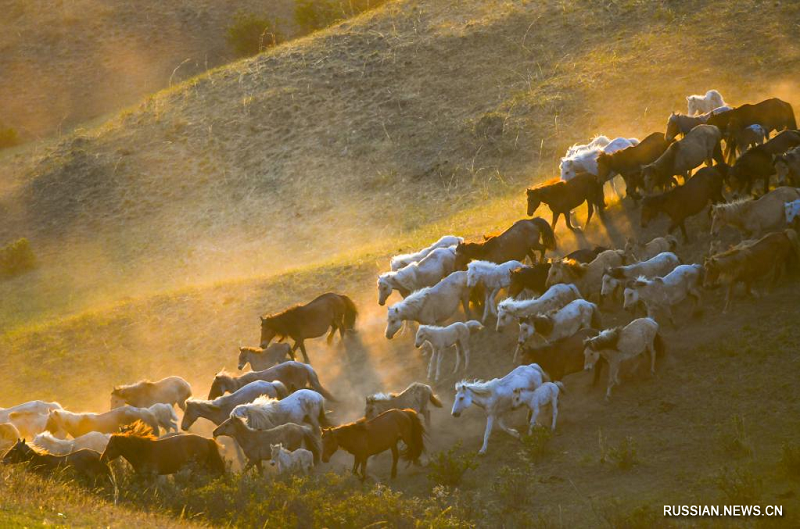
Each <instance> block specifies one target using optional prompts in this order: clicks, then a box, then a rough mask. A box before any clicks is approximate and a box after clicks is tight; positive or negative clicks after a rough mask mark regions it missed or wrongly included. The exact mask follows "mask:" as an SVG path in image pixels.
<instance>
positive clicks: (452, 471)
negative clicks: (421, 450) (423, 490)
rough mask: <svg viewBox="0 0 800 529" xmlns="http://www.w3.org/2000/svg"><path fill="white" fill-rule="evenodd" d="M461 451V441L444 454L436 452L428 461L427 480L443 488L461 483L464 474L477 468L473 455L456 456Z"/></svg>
mask: <svg viewBox="0 0 800 529" xmlns="http://www.w3.org/2000/svg"><path fill="white" fill-rule="evenodd" d="M460 449H461V441H459V442H458V443H456V444H455V445H454V446H453V447H452V448H450V450H447V451H446V452H437V453H436V454H435V455H434V456H433V457H432V458H431V461H430V464H429V465H428V467H429V468H430V472H429V473H428V479H429V480H430V482H431V483H432V484H433V485H443V486H445V487H455V486H457V485H459V484H460V483H461V480H462V479H463V477H464V474H466V473H467V471H469V470H474V469H476V468H478V463H477V462H476V461H475V454H473V453H471V452H470V453H466V454H461V455H459V454H457V452H458V451H459V450H460Z"/></svg>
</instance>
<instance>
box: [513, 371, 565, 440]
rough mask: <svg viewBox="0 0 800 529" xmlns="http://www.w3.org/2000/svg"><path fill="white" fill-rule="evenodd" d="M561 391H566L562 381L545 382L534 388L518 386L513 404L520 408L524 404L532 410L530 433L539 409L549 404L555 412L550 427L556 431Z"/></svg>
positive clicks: (514, 406) (515, 407)
mask: <svg viewBox="0 0 800 529" xmlns="http://www.w3.org/2000/svg"><path fill="white" fill-rule="evenodd" d="M561 392H564V393H566V390H564V384H563V383H562V382H560V381H559V382H545V383H544V384H542V385H541V386H539V387H538V388H536V389H534V390H530V389H523V388H516V389H514V395H513V397H511V406H512V407H513V408H514V409H517V408H519V407H520V406H522V405H523V404H524V405H526V406H527V407H528V409H529V410H531V420H530V425H529V426H528V435H530V434H532V433H533V427H534V425H535V424H536V418H537V417H538V416H539V410H540V409H542V408H543V407H545V406H547V405H549V406H550V410H551V411H552V414H553V423H552V424H551V425H550V429H551V430H553V431H555V429H556V418H558V396H559V394H560V393H561Z"/></svg>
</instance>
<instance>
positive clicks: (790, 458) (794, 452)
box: [781, 443, 800, 478]
mask: <svg viewBox="0 0 800 529" xmlns="http://www.w3.org/2000/svg"><path fill="white" fill-rule="evenodd" d="M781 467H782V468H783V471H784V473H786V475H787V476H789V477H792V478H798V477H800V446H798V445H797V444H795V443H783V446H782V447H781Z"/></svg>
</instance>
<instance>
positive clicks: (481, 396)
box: [452, 364, 549, 455]
mask: <svg viewBox="0 0 800 529" xmlns="http://www.w3.org/2000/svg"><path fill="white" fill-rule="evenodd" d="M546 381H549V379H548V377H547V374H545V372H544V371H542V368H540V367H539V366H538V365H537V364H530V365H525V366H519V367H517V368H515V369H514V370H513V371H511V372H510V373H509V374H507V375H506V376H504V377H503V378H495V379H493V380H489V381H486V382H482V381H473V382H468V381H466V380H462V381H461V382H458V383H456V397H455V402H454V403H453V410H452V415H453V417H460V416H461V414H462V413H463V412H464V410H466V409H467V408H469V407H470V406H471V405H473V404H475V405H476V406H477V407H479V408H482V409H483V411H485V412H486V430H485V431H484V433H483V446H481V449H480V451H479V452H478V453H479V454H481V455H483V454H485V453H486V448H487V447H488V446H489V436H490V435H491V433H492V429H493V428H494V422H495V420H496V421H497V424H498V425H499V426H500V428H501V429H502V430H503V431H504V432H506V433H508V434H510V435H513V436H514V437H516V438H519V432H517V431H516V430H514V429H512V428H509V427H508V426H506V423H505V416H506V414H508V412H510V411H511V409H512V408H511V406H512V397H513V395H514V390H515V389H517V388H522V389H536V388H538V387H539V386H541V385H542V382H546Z"/></svg>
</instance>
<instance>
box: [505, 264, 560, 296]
mask: <svg viewBox="0 0 800 529" xmlns="http://www.w3.org/2000/svg"><path fill="white" fill-rule="evenodd" d="M549 271H550V263H536V264H534V265H533V266H523V267H521V268H517V269H515V270H512V271H511V283H510V284H509V287H508V296H509V297H512V298H515V297H517V296H518V295H519V294H520V292H522V291H523V290H525V289H526V288H527V289H528V290H530V291H531V292H533V293H534V294H543V293H544V291H545V290H547V287H546V286H545V283H546V282H547V273H548V272H549Z"/></svg>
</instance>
